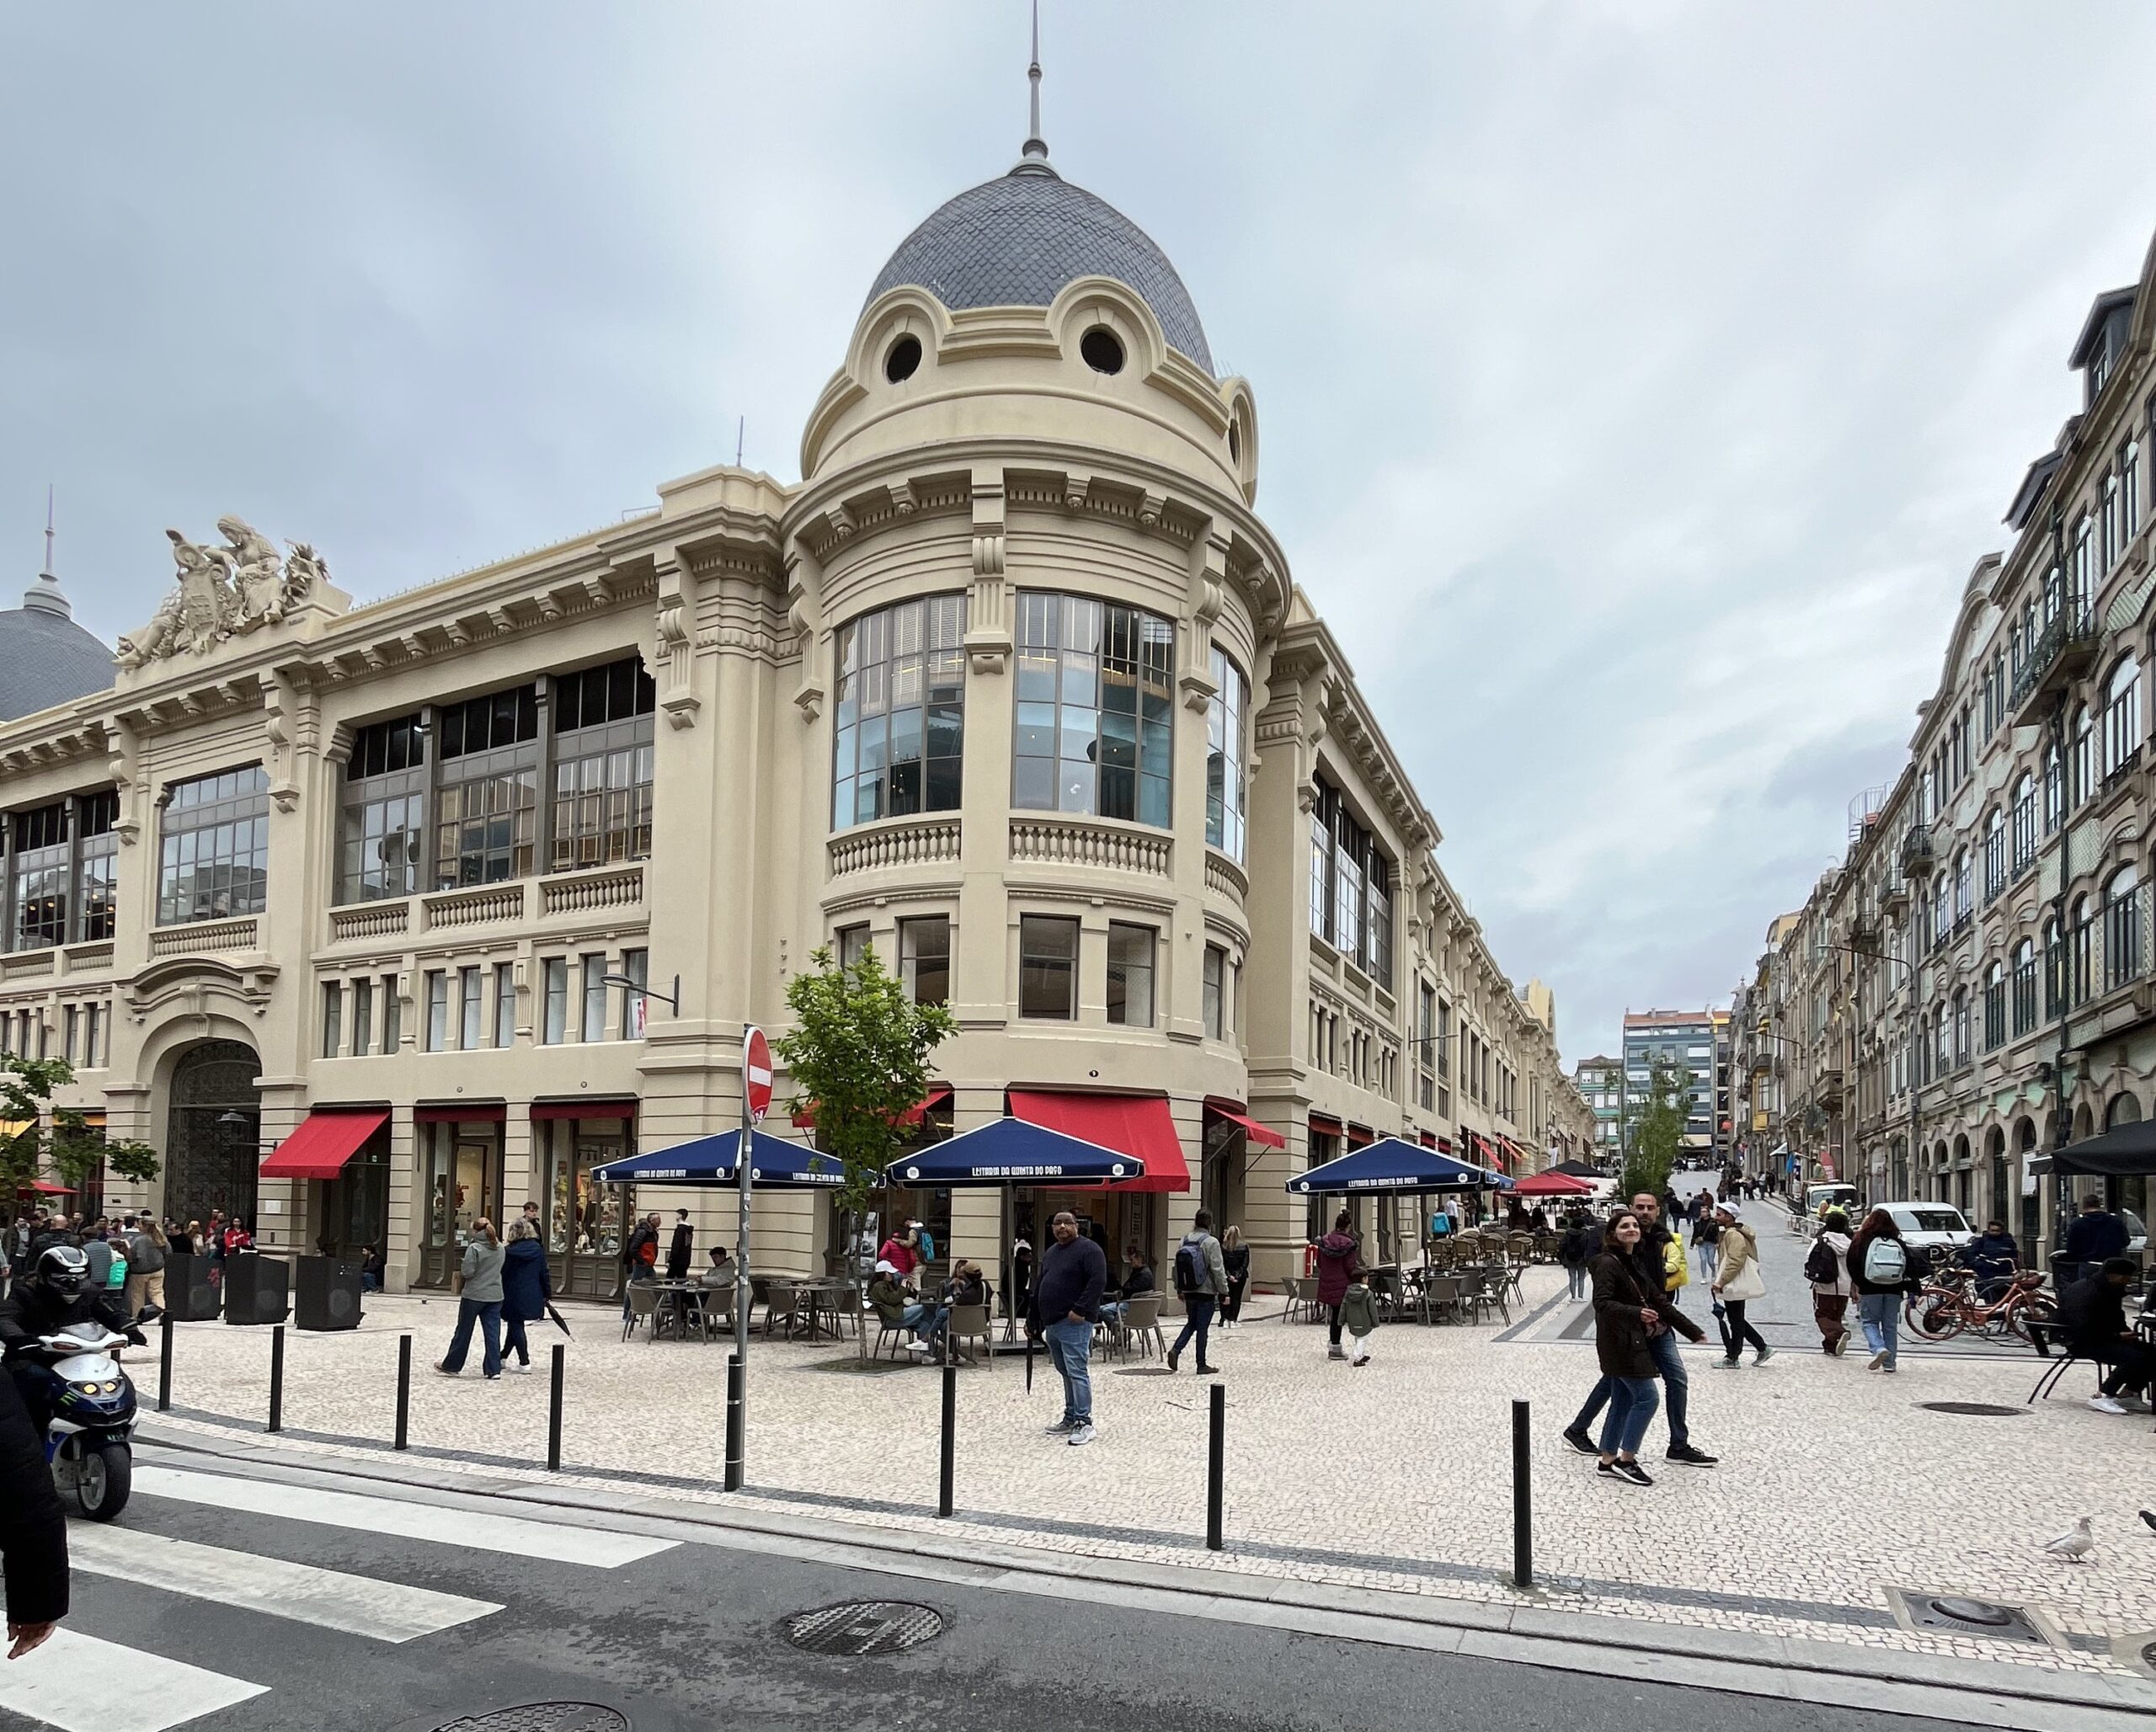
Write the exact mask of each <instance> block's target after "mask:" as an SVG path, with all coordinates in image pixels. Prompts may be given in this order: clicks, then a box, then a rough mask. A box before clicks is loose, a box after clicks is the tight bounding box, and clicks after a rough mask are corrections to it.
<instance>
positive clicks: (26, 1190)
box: [15, 1179, 75, 1196]
mask: <svg viewBox="0 0 2156 1732" xmlns="http://www.w3.org/2000/svg"><path fill="white" fill-rule="evenodd" d="M74 1194H75V1193H74V1192H73V1191H71V1190H69V1189H68V1188H67V1186H65V1185H55V1184H54V1183H53V1182H52V1181H51V1180H50V1179H33V1180H30V1181H29V1184H27V1185H18V1186H16V1187H15V1195H16V1196H73V1195H74Z"/></svg>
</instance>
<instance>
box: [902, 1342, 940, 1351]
mask: <svg viewBox="0 0 2156 1732" xmlns="http://www.w3.org/2000/svg"><path fill="white" fill-rule="evenodd" d="M906 1351H907V1352H909V1353H932V1352H933V1351H935V1349H934V1348H932V1347H931V1346H929V1344H928V1343H927V1342H926V1341H908V1342H907V1343H906Z"/></svg>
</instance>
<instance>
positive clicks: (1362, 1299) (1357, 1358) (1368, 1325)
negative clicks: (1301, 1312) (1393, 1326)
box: [1340, 1269, 1378, 1365]
mask: <svg viewBox="0 0 2156 1732" xmlns="http://www.w3.org/2000/svg"><path fill="white" fill-rule="evenodd" d="M1340 1326H1341V1327H1342V1329H1344V1330H1347V1331H1348V1334H1349V1335H1352V1336H1353V1338H1354V1342H1355V1346H1354V1351H1353V1352H1351V1353H1350V1354H1349V1355H1348V1363H1349V1364H1350V1365H1368V1364H1369V1362H1370V1337H1371V1336H1372V1335H1374V1334H1376V1333H1377V1327H1378V1301H1377V1295H1376V1294H1375V1293H1374V1292H1371V1291H1370V1278H1369V1276H1368V1275H1366V1274H1364V1272H1363V1271H1361V1270H1359V1269H1358V1270H1357V1271H1355V1275H1354V1277H1353V1280H1351V1281H1350V1282H1348V1292H1347V1295H1346V1297H1345V1298H1342V1300H1341V1302H1340Z"/></svg>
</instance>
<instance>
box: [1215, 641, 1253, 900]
mask: <svg viewBox="0 0 2156 1732" xmlns="http://www.w3.org/2000/svg"><path fill="white" fill-rule="evenodd" d="M1213 684H1214V687H1215V688H1216V689H1215V690H1214V694H1213V696H1212V698H1211V700H1210V701H1209V702H1208V703H1207V704H1206V706H1205V839H1206V841H1207V843H1208V844H1209V845H1211V846H1213V847H1214V848H1217V849H1219V850H1220V851H1221V852H1222V853H1223V854H1225V855H1227V856H1228V858H1229V859H1230V860H1232V861H1235V862H1236V863H1237V864H1238V865H1240V864H1241V862H1242V859H1243V840H1244V838H1243V827H1244V805H1245V801H1246V794H1247V790H1246V781H1245V775H1244V770H1243V712H1244V711H1245V710H1246V709H1247V708H1248V707H1249V706H1250V683H1249V681H1247V680H1246V679H1244V678H1243V671H1242V669H1240V668H1238V667H1237V666H1236V665H1235V663H1234V662H1233V661H1231V660H1230V659H1229V657H1228V653H1227V652H1226V651H1225V650H1224V649H1215V650H1214V652H1213Z"/></svg>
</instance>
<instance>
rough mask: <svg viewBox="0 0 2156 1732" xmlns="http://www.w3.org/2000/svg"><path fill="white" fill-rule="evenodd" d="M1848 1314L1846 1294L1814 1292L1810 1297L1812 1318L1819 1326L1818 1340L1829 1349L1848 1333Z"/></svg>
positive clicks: (1847, 1296)
mask: <svg viewBox="0 0 2156 1732" xmlns="http://www.w3.org/2000/svg"><path fill="white" fill-rule="evenodd" d="M1848 1317H1849V1295H1848V1294H1847V1293H1822V1292H1813V1294H1812V1319H1813V1320H1814V1321H1815V1322H1817V1324H1818V1325H1819V1340H1820V1341H1821V1342H1822V1344H1823V1345H1825V1346H1829V1347H1831V1346H1833V1345H1834V1343H1835V1342H1837V1341H1838V1340H1841V1338H1842V1337H1843V1336H1844V1335H1847V1334H1848V1333H1849V1323H1848V1320H1847V1319H1848Z"/></svg>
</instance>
